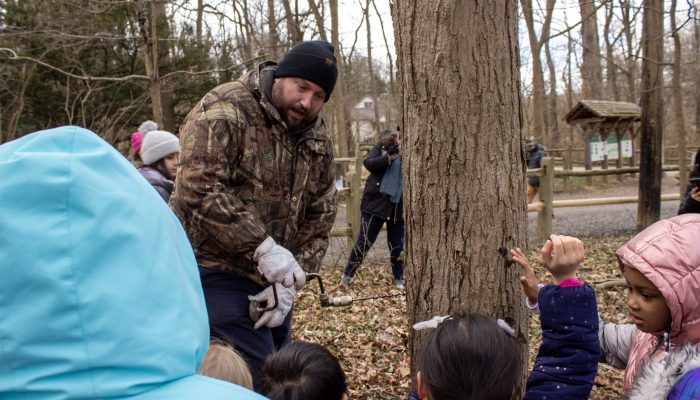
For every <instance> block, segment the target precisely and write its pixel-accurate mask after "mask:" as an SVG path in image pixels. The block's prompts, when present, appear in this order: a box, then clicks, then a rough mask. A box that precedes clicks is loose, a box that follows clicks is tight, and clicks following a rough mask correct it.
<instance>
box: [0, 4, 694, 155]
mask: <svg viewBox="0 0 700 400" xmlns="http://www.w3.org/2000/svg"><path fill="white" fill-rule="evenodd" d="M393 6H394V4H393V2H390V1H386V0H354V1H352V0H340V1H339V0H217V1H204V0H188V1H152V2H151V1H124V0H52V1H48V0H0V143H2V142H5V141H8V140H11V139H14V138H17V137H19V136H22V135H24V134H26V133H30V132H33V131H36V130H40V129H44V128H49V127H54V126H60V125H65V124H76V125H81V126H84V127H87V128H89V129H92V130H94V131H96V132H98V133H99V134H100V135H102V136H103V137H104V138H105V139H107V140H108V141H109V142H111V143H112V144H114V145H115V146H116V147H118V148H119V149H120V150H122V151H126V150H127V149H128V138H129V135H130V134H131V132H133V131H134V130H135V129H136V127H137V126H138V124H139V123H140V122H141V121H143V120H146V119H155V120H156V121H158V122H159V123H160V124H161V126H163V127H164V128H165V129H166V130H170V131H173V132H177V129H178V126H179V124H180V122H181V121H182V119H183V118H184V116H185V115H186V114H187V113H188V112H189V110H190V109H191V108H192V107H193V105H194V104H195V103H196V102H197V101H198V100H199V99H200V98H201V97H202V96H203V95H204V94H205V93H206V92H207V91H208V90H210V89H211V88H213V87H214V86H216V85H218V84H221V83H223V82H226V81H229V80H232V79H235V78H236V77H238V76H239V75H240V74H241V73H242V72H243V71H244V70H246V69H250V68H254V66H255V65H256V64H257V63H258V62H260V61H263V60H265V59H271V60H277V59H279V58H280V57H281V56H282V55H283V54H284V52H285V51H287V50H288V49H289V48H290V47H291V46H293V45H294V44H295V43H298V42H300V41H302V40H308V39H325V40H328V41H331V42H333V44H334V45H335V47H336V49H337V53H338V55H339V58H340V63H339V64H340V69H341V79H340V80H339V84H338V88H337V89H336V91H335V92H334V94H333V98H332V101H331V103H330V104H329V107H327V108H326V109H325V119H326V121H327V123H328V124H329V126H330V127H331V130H332V132H333V134H334V135H335V139H336V140H335V145H336V151H337V154H338V155H340V156H348V155H350V156H351V155H352V154H353V150H354V147H355V146H354V143H355V142H356V141H357V140H358V139H362V137H361V136H362V135H361V134H360V128H361V127H362V126H363V124H364V125H365V126H369V127H370V129H372V130H378V129H382V128H388V127H392V128H393V127H396V126H398V125H400V124H401V116H400V101H399V99H398V97H399V93H400V89H399V88H398V85H399V84H400V83H399V82H397V79H396V77H397V75H398V74H397V65H396V64H397V63H396V55H395V54H396V52H395V50H394V35H393V26H392V20H391V15H390V13H391V8H392V7H393ZM697 6H698V4H697V2H695V1H692V0H687V1H685V2H678V3H676V1H665V2H664V15H665V18H664V20H665V23H664V29H663V32H660V33H659V34H660V35H661V36H663V40H664V60H665V62H664V85H665V86H664V91H663V93H664V96H663V99H664V101H663V103H664V107H663V109H664V114H665V116H664V121H665V123H664V125H665V127H666V129H665V130H664V135H665V136H664V144H665V145H675V144H677V142H678V140H679V134H680V132H681V131H682V132H685V133H686V135H687V143H689V144H697V143H698V142H700V123H699V121H700V62H699V61H698V55H699V54H700V33H699V31H700V23H699V22H698V13H697V8H698V7H697ZM672 10H674V12H672ZM671 16H673V17H675V18H674V19H672V18H671ZM519 20H520V23H519V49H520V50H519V51H520V64H521V84H520V88H521V97H522V107H523V113H522V115H523V132H524V135H525V136H534V137H535V138H536V140H537V141H538V142H540V143H544V144H545V146H550V147H557V146H566V145H569V144H572V145H577V144H580V138H579V137H578V135H577V131H576V130H575V129H573V128H571V127H569V126H567V125H566V124H565V122H564V121H563V116H564V115H565V114H566V112H567V111H568V110H570V109H571V108H572V107H573V106H574V105H575V104H576V102H577V101H578V100H580V99H584V98H585V99H597V100H616V101H627V102H631V103H635V104H636V103H639V99H640V89H639V85H640V70H641V61H642V56H641V24H642V2H641V1H629V0H606V1H599V0H595V1H585V0H579V1H573V0H520V2H519ZM488 34H489V33H488V32H485V33H484V35H488ZM674 77H675V78H674ZM674 93H680V96H679V97H680V100H674V98H673V95H674ZM368 98H369V99H371V100H372V101H369V102H367V101H365V102H364V103H362V102H361V101H362V100H366V99H368ZM678 101H680V105H679V104H678ZM358 102H360V103H359V104H358ZM363 108H367V109H365V110H363Z"/></svg>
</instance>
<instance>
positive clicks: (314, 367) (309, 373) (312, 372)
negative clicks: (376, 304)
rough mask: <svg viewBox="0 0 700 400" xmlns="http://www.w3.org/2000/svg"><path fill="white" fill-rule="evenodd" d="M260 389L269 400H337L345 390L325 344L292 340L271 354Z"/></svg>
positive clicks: (337, 366) (343, 374)
mask: <svg viewBox="0 0 700 400" xmlns="http://www.w3.org/2000/svg"><path fill="white" fill-rule="evenodd" d="M262 375H263V376H262V381H261V384H260V392H261V393H262V394H264V395H265V396H267V397H269V398H270V399H271V400H322V399H324V400H340V399H341V398H342V397H343V394H344V393H345V392H346V391H347V382H346V380H345V373H344V372H343V369H342V368H341V367H340V362H338V359H337V358H335V356H334V355H333V354H332V353H331V352H330V351H328V350H327V349H326V348H325V347H323V346H321V345H319V344H315V343H308V342H302V341H295V342H292V343H290V344H289V345H287V346H285V347H283V348H282V349H280V350H279V351H277V352H276V353H274V354H272V355H271V356H270V357H269V358H268V359H267V361H266V362H265V366H264V367H263V369H262Z"/></svg>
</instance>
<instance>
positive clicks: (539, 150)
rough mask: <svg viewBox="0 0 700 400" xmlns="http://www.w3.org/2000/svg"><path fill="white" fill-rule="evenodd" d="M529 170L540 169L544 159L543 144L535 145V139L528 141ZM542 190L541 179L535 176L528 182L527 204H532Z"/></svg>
mask: <svg viewBox="0 0 700 400" xmlns="http://www.w3.org/2000/svg"><path fill="white" fill-rule="evenodd" d="M526 148H527V168H528V169H533V168H540V167H541V166H542V157H544V147H543V146H542V145H541V144H537V143H535V140H534V138H529V139H527V142H526ZM539 190H540V178H539V177H538V176H533V177H530V178H528V180H527V204H530V203H532V199H534V198H535V195H537V192H538V191H539Z"/></svg>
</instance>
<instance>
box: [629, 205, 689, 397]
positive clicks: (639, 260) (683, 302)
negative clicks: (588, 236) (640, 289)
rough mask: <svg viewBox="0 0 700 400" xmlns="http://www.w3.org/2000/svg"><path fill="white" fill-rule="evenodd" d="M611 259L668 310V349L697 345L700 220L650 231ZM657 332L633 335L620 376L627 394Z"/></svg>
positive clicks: (669, 222) (668, 222)
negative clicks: (648, 286)
mask: <svg viewBox="0 0 700 400" xmlns="http://www.w3.org/2000/svg"><path fill="white" fill-rule="evenodd" d="M616 255H617V257H618V260H619V263H620V270H622V271H624V269H625V267H626V266H629V267H632V268H634V269H636V270H638V271H639V272H641V273H642V274H644V276H646V277H647V279H649V280H650V281H651V282H652V283H653V284H654V285H655V286H656V287H657V288H658V289H659V291H661V293H662V294H663V296H664V298H665V299H666V304H667V305H668V307H669V309H670V310H671V319H672V323H671V332H670V336H671V346H672V347H676V346H680V345H681V344H683V343H686V342H691V343H696V342H698V340H700V214H685V215H679V216H677V217H673V218H670V219H664V220H661V221H659V222H656V223H655V224H653V225H651V226H650V227H648V228H647V229H645V230H644V231H642V232H640V233H639V234H638V235H637V236H635V237H634V238H632V240H630V241H629V242H627V243H626V244H625V245H624V246H622V247H620V248H619V249H618V250H617V252H616ZM662 335H663V332H656V333H655V334H650V333H644V332H641V331H639V330H636V331H635V334H634V338H633V342H632V348H631V350H630V355H629V360H628V363H627V368H626V370H625V390H626V391H627V392H629V390H630V389H631V388H632V384H633V383H634V379H635V376H636V374H637V371H638V369H639V367H640V365H641V363H642V360H643V358H644V357H645V356H646V355H648V354H651V353H653V352H654V351H655V350H656V348H657V346H658V344H659V337H661V336H662Z"/></svg>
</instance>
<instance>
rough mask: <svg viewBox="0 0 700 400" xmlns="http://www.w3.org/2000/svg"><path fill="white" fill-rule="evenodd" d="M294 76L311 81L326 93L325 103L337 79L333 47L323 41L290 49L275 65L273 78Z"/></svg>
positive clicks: (307, 43) (303, 43)
mask: <svg viewBox="0 0 700 400" xmlns="http://www.w3.org/2000/svg"><path fill="white" fill-rule="evenodd" d="M285 76H294V77H298V78H302V79H306V80H308V81H311V82H313V83H315V84H317V85H318V86H320V87H321V88H322V89H323V90H324V91H325V92H326V100H325V101H326V102H327V101H328V99H330V98H331V93H332V92H333V88H334V87H335V81H336V79H337V78H338V67H337V66H336V60H335V55H334V54H333V45H331V44H330V43H328V42H326V41H323V40H309V41H306V42H301V43H299V44H298V45H296V46H294V47H292V49H291V50H289V51H288V52H287V54H285V55H284V57H282V60H281V61H280V62H279V64H277V70H276V71H275V78H282V77H285Z"/></svg>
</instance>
